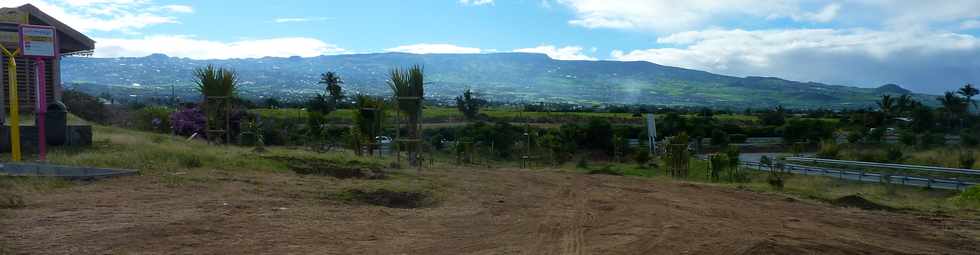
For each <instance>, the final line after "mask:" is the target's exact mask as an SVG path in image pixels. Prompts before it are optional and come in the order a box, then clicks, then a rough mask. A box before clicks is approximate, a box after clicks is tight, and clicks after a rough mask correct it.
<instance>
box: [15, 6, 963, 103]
mask: <svg viewBox="0 0 980 255" xmlns="http://www.w3.org/2000/svg"><path fill="white" fill-rule="evenodd" d="M269 2H270V1H254V0H244V1H218V0H199V1H169V0H35V1H24V0H0V5H2V6H16V5H20V4H23V3H32V4H34V5H36V6H38V7H40V8H41V9H42V10H44V11H46V12H48V13H49V14H51V15H52V16H54V17H56V18H58V19H60V20H62V21H63V22H65V23H67V24H69V25H71V26H73V27H76V28H77V29H79V30H81V31H82V32H84V33H86V34H88V35H89V36H91V37H93V38H94V39H96V41H97V48H96V55H95V56H96V57H139V56H145V55H148V54H151V53H164V54H167V55H170V56H178V57H189V58H198V59H225V58H250V57H262V56H276V57H286V56H305V57H310V56H318V55H334V54H352V53H373V52H390V51H399V52H411V53H493V52H515V51H516V52H536V53H544V54H548V55H549V56H551V57H552V58H555V59H563V60H619V61H650V62H654V63H658V64H663V65H671V66H679V67H685V68H692V69H699V70H705V71H710V72H715V73H720V74H726V75H734V76H776V77H782V78H786V79H791V80H799V81H817V82H824V83H831V84H842V85H852V86H862V87H874V86H879V85H882V84H885V83H897V84H899V85H902V86H904V87H906V88H910V89H913V90H915V91H920V92H927V93H940V92H942V91H944V90H949V89H952V88H955V87H958V86H961V85H963V84H965V83H976V82H980V39H978V36H980V12H978V11H977V10H980V0H944V1H906V0H839V1H816V0H688V1H675V0H510V1H507V0H442V1H440V0H425V1H395V0H389V1H370V0H364V1H339V0H338V1H333V0H321V1H315V0H308V1H300V0H280V1H274V4H269Z"/></svg>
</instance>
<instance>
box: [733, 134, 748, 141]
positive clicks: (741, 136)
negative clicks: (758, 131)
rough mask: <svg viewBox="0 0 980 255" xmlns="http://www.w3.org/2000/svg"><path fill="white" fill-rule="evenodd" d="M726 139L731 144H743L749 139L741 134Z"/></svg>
mask: <svg viewBox="0 0 980 255" xmlns="http://www.w3.org/2000/svg"><path fill="white" fill-rule="evenodd" d="M728 138H729V140H730V141H731V142H732V143H745V141H747V140H749V137H748V136H746V135H743V134H732V135H729V136H728Z"/></svg>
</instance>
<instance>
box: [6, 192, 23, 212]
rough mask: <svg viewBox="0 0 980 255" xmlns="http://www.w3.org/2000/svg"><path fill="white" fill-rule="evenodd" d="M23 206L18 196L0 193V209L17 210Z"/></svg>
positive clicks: (21, 199)
mask: <svg viewBox="0 0 980 255" xmlns="http://www.w3.org/2000/svg"><path fill="white" fill-rule="evenodd" d="M24 206H25V203H24V198H23V197H21V196H20V195H17V194H13V193H7V192H4V191H0V209H17V208H23V207H24Z"/></svg>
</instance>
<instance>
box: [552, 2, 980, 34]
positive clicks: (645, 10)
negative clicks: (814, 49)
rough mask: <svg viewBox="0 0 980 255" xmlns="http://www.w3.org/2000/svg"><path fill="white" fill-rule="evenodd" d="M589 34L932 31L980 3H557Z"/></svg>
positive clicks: (968, 15) (971, 14)
mask: <svg viewBox="0 0 980 255" xmlns="http://www.w3.org/2000/svg"><path fill="white" fill-rule="evenodd" d="M557 2H558V3H561V4H563V5H565V6H568V7H569V8H570V9H571V10H572V11H573V12H574V13H575V18H573V19H572V20H570V21H569V23H570V24H572V25H576V26H582V27H586V28H611V29H628V30H653V31H658V32H668V33H670V32H679V31H685V30H692V29H694V30H697V29H705V28H711V27H723V28H732V27H726V26H727V25H730V24H731V23H730V22H729V21H731V20H740V21H752V20H753V19H757V20H758V21H766V20H772V19H789V20H792V21H796V22H806V23H812V22H816V23H825V22H833V21H843V22H842V23H847V24H867V25H864V26H868V27H874V26H876V25H882V26H887V27H889V28H904V27H915V26H920V27H927V26H929V25H931V24H940V23H944V22H954V23H958V22H962V21H964V20H967V19H976V18H978V17H980V12H977V11H976V10H980V1H977V0H943V1H908V0H837V1H833V2H830V1H819V0H686V1H676V0H557Z"/></svg>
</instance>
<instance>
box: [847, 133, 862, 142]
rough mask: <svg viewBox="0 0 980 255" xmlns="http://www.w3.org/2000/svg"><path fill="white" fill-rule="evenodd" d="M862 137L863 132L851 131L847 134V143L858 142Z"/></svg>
mask: <svg viewBox="0 0 980 255" xmlns="http://www.w3.org/2000/svg"><path fill="white" fill-rule="evenodd" d="M863 139H864V133H863V132H861V131H851V132H850V133H848V134H847V142H848V143H852V144H853V143H859V142H861V140H863Z"/></svg>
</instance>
